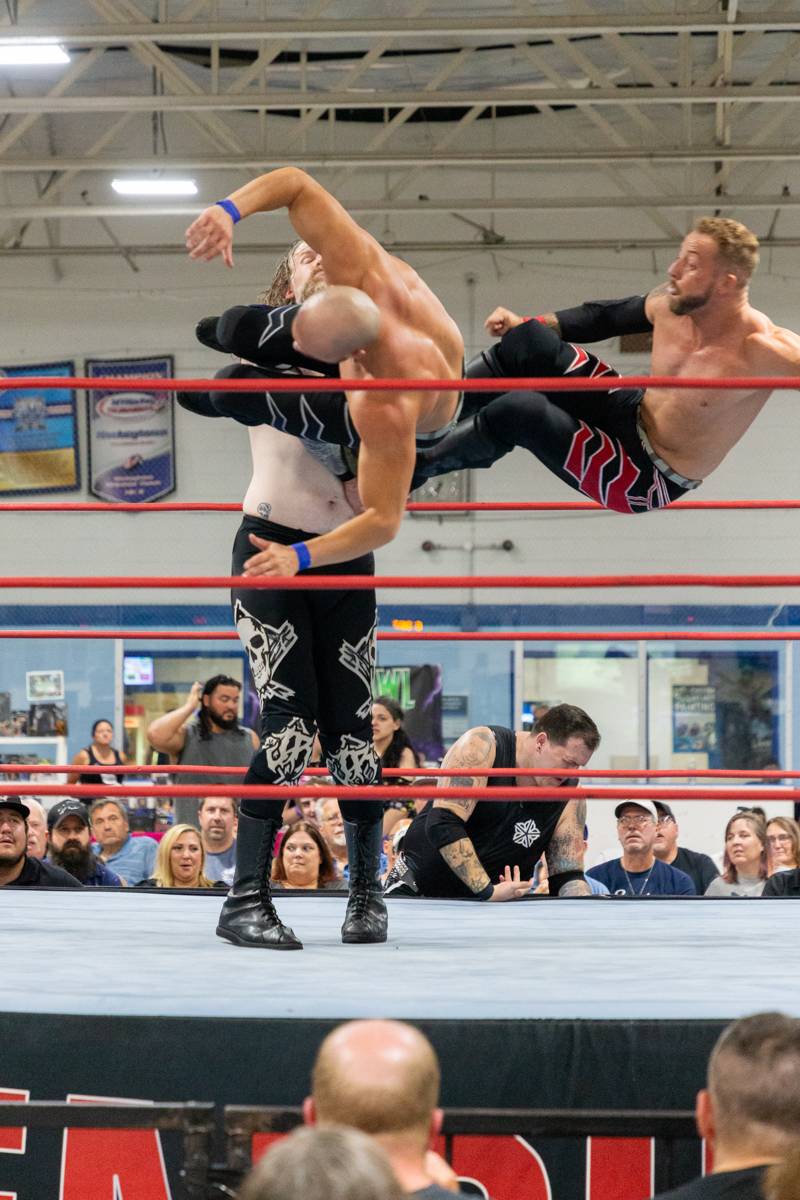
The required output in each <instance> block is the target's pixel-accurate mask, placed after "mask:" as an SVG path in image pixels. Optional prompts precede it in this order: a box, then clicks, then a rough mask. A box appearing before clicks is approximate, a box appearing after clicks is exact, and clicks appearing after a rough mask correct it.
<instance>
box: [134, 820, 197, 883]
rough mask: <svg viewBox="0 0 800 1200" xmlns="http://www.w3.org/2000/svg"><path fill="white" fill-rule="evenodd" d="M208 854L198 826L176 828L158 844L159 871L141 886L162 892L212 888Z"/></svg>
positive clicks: (157, 863) (157, 866)
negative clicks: (208, 869) (207, 862)
mask: <svg viewBox="0 0 800 1200" xmlns="http://www.w3.org/2000/svg"><path fill="white" fill-rule="evenodd" d="M205 862H206V852H205V850H204V849H203V841H202V838H201V837H200V830H199V829H195V827H194V825H173V826H172V829H170V830H169V831H168V832H167V833H165V834H164V836H163V838H162V839H161V841H160V842H159V843H158V853H157V856H156V868H155V870H154V871H153V874H152V876H151V878H150V879H145V880H143V881H142V883H141V884H139V885H138V886H140V887H158V888H210V887H214V884H213V883H212V882H211V880H210V879H209V878H208V877H207V876H206V873H205Z"/></svg>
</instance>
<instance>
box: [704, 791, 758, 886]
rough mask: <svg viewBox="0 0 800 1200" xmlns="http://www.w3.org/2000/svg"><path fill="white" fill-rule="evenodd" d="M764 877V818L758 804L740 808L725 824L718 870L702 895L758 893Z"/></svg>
mask: <svg viewBox="0 0 800 1200" xmlns="http://www.w3.org/2000/svg"><path fill="white" fill-rule="evenodd" d="M766 878H767V822H766V820H765V818H764V812H763V810H762V809H760V808H746V809H740V810H739V812H736V813H734V814H733V816H732V817H731V819H730V820H729V821H728V824H727V825H726V826H725V857H724V858H723V860H722V874H721V875H719V876H717V878H716V879H713V880H712V881H711V883H710V884H709V885H708V887H707V888H706V892H705V894H706V896H760V895H761V893H762V892H763V890H764V884H765V882H766Z"/></svg>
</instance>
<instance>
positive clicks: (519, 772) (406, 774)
mask: <svg viewBox="0 0 800 1200" xmlns="http://www.w3.org/2000/svg"><path fill="white" fill-rule="evenodd" d="M112 769H113V771H114V773H115V774H120V773H122V774H125V775H235V776H242V775H244V774H245V773H246V771H247V767H218V766H200V765H198V764H195V765H192V764H178V763H172V764H170V765H169V766H152V765H150V766H142V765H139V764H134V763H123V764H121V765H115V766H114V767H113V768H111V765H110V764H106V765H105V766H102V765H101V766H90V765H89V764H88V763H87V764H86V765H84V764H83V763H63V764H61V763H0V776H2V775H4V774H7V773H8V772H11V773H12V774H17V775H21V774H28V775H33V774H36V775H66V774H76V775H77V774H80V775H88V774H91V775H102V774H104V773H109V771H110V770H112ZM382 773H383V777H384V778H390V779H408V778H410V777H412V776H413V777H415V778H416V777H420V778H428V777H430V778H432V779H449V778H450V777H451V776H453V775H472V776H475V777H476V778H477V777H480V776H484V775H492V776H498V777H501V778H505V777H508V778H511V779H513V778H516V777H517V776H519V777H520V778H522V777H527V776H531V777H541V776H552V777H553V778H555V779H563V778H564V770H563V768H560V767H485V768H483V769H480V770H478V769H474V770H467V769H465V768H464V767H454V768H452V769H451V770H448V769H447V768H445V767H414V768H413V770H409V768H408V767H384V768H383V772H382ZM303 774H304V775H308V776H313V777H322V778H328V777H329V772H328V771H327V770H326V768H325V767H308V768H307V770H305V771H304V772H303ZM573 777H574V778H576V779H763V780H765V781H769V780H778V779H800V771H748V770H745V769H744V768H742V767H737V768H731V767H710V768H703V769H698V770H696V771H688V770H686V769H685V768H684V769H680V768H678V767H664V768H657V769H653V768H649V767H608V768H605V767H576V768H575V769H574V770H573V771H571V772H570V778H573ZM108 786H109V787H110V786H112V785H108ZM113 786H114V787H116V784H114V785H113ZM297 786H300V785H299V784H298V785H297ZM316 790H317V789H316V784H315V785H314V794H316ZM0 791H2V788H0ZM304 794H307V791H306V793H304Z"/></svg>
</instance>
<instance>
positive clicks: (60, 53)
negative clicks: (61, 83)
mask: <svg viewBox="0 0 800 1200" xmlns="http://www.w3.org/2000/svg"><path fill="white" fill-rule="evenodd" d="M68 62H69V55H68V54H67V52H66V51H65V50H64V47H63V46H56V45H54V44H53V43H52V42H28V43H21V42H14V43H10V42H7V43H6V44H5V45H3V44H2V43H0V66H2V67H40V66H41V67H45V66H53V65H58V64H60V63H68Z"/></svg>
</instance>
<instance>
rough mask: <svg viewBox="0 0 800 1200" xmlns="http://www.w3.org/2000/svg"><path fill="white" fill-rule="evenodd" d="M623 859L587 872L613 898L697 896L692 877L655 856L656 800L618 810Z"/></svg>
mask: <svg viewBox="0 0 800 1200" xmlns="http://www.w3.org/2000/svg"><path fill="white" fill-rule="evenodd" d="M614 816H615V817H616V818H617V834H618V836H619V841H620V845H621V846H622V857H621V858H613V859H609V861H608V862H604V863H600V864H599V865H598V866H596V867H592V869H591V870H590V871H587V872H586V874H587V875H591V877H592V878H593V879H599V880H600V882H601V883H604V884H605V885H606V887H607V888H608V890H609V892H610V893H611V895H612V896H694V895H696V894H697V893H696V891H695V886H694V884H693V883H692V881H691V879H690V878H689V876H688V875H685V874H684V872H683V871H678V870H676V869H675V867H670V866H667V864H666V863H663V862H660V861H659V859H657V858H656V856H655V854H654V853H653V847H654V845H655V840H656V830H657V828H658V811H657V810H656V806H655V804H653V801H652V800H623V801H622V803H621V804H618V805H617V807H616V808H615V809H614Z"/></svg>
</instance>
